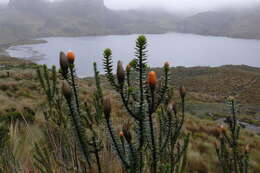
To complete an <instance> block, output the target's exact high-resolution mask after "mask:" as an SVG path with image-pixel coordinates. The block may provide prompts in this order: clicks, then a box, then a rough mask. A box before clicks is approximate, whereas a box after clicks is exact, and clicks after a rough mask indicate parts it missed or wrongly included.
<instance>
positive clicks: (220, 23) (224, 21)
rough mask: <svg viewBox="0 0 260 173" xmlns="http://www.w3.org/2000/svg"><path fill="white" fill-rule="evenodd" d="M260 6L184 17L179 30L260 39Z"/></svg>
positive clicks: (179, 24)
mask: <svg viewBox="0 0 260 173" xmlns="http://www.w3.org/2000/svg"><path fill="white" fill-rule="evenodd" d="M259 12H260V6H259V7H255V8H252V9H248V10H239V11H238V10H225V11H217V12H204V13H199V14H196V15H194V16H191V17H187V18H185V19H183V20H182V21H181V22H180V23H178V25H177V31H178V32H187V33H195V34H202V35H216V36H228V37H239V38H251V39H260V13H259Z"/></svg>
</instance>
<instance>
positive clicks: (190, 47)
mask: <svg viewBox="0 0 260 173" xmlns="http://www.w3.org/2000/svg"><path fill="white" fill-rule="evenodd" d="M137 36H138V35H124V36H122V35H111V36H89V37H76V38H65V37H52V38H41V39H44V40H46V41H48V43H44V44H35V45H21V46H14V47H11V48H9V49H8V53H9V54H10V55H11V56H14V57H21V58H28V59H32V60H34V61H35V62H37V63H39V64H47V65H48V66H51V65H57V66H58V65H59V57H58V55H59V52H60V51H65V52H66V51H67V50H73V51H74V52H75V54H76V56H77V59H76V62H75V63H76V66H77V73H78V75H79V76H92V75H93V67H92V66H93V62H94V61H95V62H97V63H98V68H99V70H100V71H101V72H103V70H102V53H103V50H104V49H105V48H111V49H112V51H113V60H114V63H116V61H117V60H123V62H124V64H127V63H128V62H129V61H130V60H131V59H133V58H134V52H135V50H134V46H135V40H136V38H137ZM146 37H147V39H148V42H149V45H148V50H149V52H148V62H149V64H150V66H152V67H160V66H162V65H163V63H164V62H165V61H169V62H170V63H171V65H173V66H187V67H189V66H220V65H226V64H236V65H240V64H245V65H250V66H255V67H260V40H246V39H232V38H225V37H213V36H199V35H193V34H179V33H170V34H158V35H146Z"/></svg>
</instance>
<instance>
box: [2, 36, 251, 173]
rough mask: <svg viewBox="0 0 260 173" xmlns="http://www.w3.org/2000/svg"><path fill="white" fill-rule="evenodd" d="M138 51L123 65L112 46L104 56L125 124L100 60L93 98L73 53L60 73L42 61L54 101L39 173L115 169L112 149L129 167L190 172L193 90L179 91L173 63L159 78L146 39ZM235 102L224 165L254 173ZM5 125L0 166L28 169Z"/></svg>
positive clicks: (224, 138)
mask: <svg viewBox="0 0 260 173" xmlns="http://www.w3.org/2000/svg"><path fill="white" fill-rule="evenodd" d="M135 50H136V51H135V58H134V59H133V60H132V61H131V62H129V63H128V64H127V65H126V67H123V63H122V62H121V61H118V62H117V67H116V69H114V68H113V60H112V51H111V50H110V49H106V50H105V51H104V54H103V55H104V57H103V67H104V70H105V75H106V78H107V80H108V81H109V83H110V85H111V86H112V88H113V89H114V90H115V91H116V93H117V96H118V97H119V98H118V101H120V103H121V104H122V106H123V110H122V111H123V114H124V115H123V119H124V120H123V121H122V122H120V123H119V124H118V123H115V122H114V121H115V120H116V119H117V117H116V116H115V115H114V112H115V111H114V106H113V103H114V102H115V101H114V99H112V97H111V95H105V94H104V91H103V90H102V87H101V81H100V75H99V71H98V70H97V65H96V63H94V64H93V67H94V72H95V73H94V74H95V86H96V88H95V91H94V92H92V94H91V97H90V98H87V99H82V97H81V96H80V87H79V82H78V81H79V80H78V78H77V75H76V68H75V64H74V62H75V60H76V59H75V55H74V53H73V52H71V51H69V52H68V53H67V54H65V53H63V52H61V53H60V55H59V58H60V69H59V71H58V72H57V69H56V67H55V66H53V67H52V68H51V69H48V68H47V66H46V65H43V66H39V68H38V70H37V74H38V78H39V81H40V84H41V87H42V90H43V92H44V94H45V95H46V102H45V103H44V104H42V105H41V110H42V111H41V112H42V114H43V118H44V121H43V122H42V123H41V124H40V128H41V134H42V135H41V138H40V139H39V140H37V141H36V142H35V143H34V146H33V167H32V169H31V171H32V172H41V173H56V172H64V173H70V172H77V173H78V172H99V173H101V172H108V169H107V168H106V167H104V166H103V165H104V162H106V160H104V159H103V157H104V151H106V152H108V153H109V155H110V156H111V158H113V157H114V156H116V159H117V160H118V161H119V163H121V164H120V165H119V167H121V169H122V172H129V173H142V172H151V173H157V172H161V173H184V172H186V167H187V157H188V155H187V153H188V152H189V142H190V134H189V133H187V132H186V131H185V130H184V125H185V118H186V116H185V103H186V102H185V100H186V89H185V87H184V86H181V87H179V89H178V91H179V92H178V93H175V92H174V91H176V88H175V87H173V86H171V85H170V83H171V82H170V80H171V77H172V75H171V73H170V65H169V63H168V62H166V63H164V66H163V68H162V71H163V73H162V75H161V76H160V80H159V79H158V78H157V75H156V73H155V72H154V71H152V69H151V68H150V67H149V66H148V64H147V40H146V38H145V36H139V37H138V38H137V40H136V48H135ZM115 71H116V74H114V72H115ZM178 97H179V99H176V98H178ZM228 104H230V105H231V111H232V115H231V116H230V118H229V121H228V128H227V127H225V126H224V125H222V126H220V127H219V129H218V131H219V142H216V143H214V144H215V149H216V154H217V157H218V159H219V166H220V167H221V168H222V170H223V173H247V172H249V170H250V166H249V153H250V147H249V145H246V146H245V147H243V146H242V145H241V144H240V143H239V139H240V138H239V137H240V127H239V125H238V122H237V120H236V111H235V103H234V99H233V98H229V100H228ZM11 124H12V121H11ZM0 129H1V132H0V137H1V139H0V146H1V150H2V152H1V153H0V168H1V169H0V170H2V172H21V171H22V170H21V169H20V166H19V162H18V161H17V160H16V159H15V156H14V154H13V152H12V148H10V146H11V145H10V140H9V139H10V136H9V134H10V132H9V128H7V126H3V127H2V126H0ZM7 156H8V157H7ZM10 158H11V159H10ZM110 171H111V170H110Z"/></svg>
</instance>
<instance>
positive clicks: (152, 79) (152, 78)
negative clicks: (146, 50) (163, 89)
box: [148, 71, 157, 90]
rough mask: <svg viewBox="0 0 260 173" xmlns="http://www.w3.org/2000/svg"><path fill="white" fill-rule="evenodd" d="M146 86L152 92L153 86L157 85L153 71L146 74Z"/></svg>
mask: <svg viewBox="0 0 260 173" xmlns="http://www.w3.org/2000/svg"><path fill="white" fill-rule="evenodd" d="M148 84H149V86H150V87H151V89H152V90H154V89H155V86H156V84H157V76H156V73H155V72H154V71H150V72H149V73H148Z"/></svg>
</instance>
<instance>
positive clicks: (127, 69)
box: [126, 64, 132, 73]
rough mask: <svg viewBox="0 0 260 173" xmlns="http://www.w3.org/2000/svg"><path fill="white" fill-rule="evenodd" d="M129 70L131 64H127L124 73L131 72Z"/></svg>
mask: <svg viewBox="0 0 260 173" xmlns="http://www.w3.org/2000/svg"><path fill="white" fill-rule="evenodd" d="M131 68H132V66H131V64H128V65H127V66H126V72H127V73H129V72H130V71H131Z"/></svg>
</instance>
